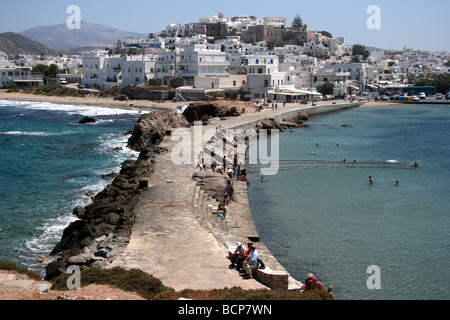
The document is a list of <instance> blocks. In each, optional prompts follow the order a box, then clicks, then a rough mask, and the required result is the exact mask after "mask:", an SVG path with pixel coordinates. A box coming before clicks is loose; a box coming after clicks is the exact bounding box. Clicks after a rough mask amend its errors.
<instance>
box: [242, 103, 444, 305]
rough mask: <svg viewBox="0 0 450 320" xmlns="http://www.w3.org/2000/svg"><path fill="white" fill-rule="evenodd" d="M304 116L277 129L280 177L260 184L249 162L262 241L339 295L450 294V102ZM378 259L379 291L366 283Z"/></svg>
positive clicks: (291, 267) (297, 271) (296, 273)
mask: <svg viewBox="0 0 450 320" xmlns="http://www.w3.org/2000/svg"><path fill="white" fill-rule="evenodd" d="M307 123H308V124H309V125H311V127H310V128H298V129H292V130H286V131H284V132H281V133H280V139H279V141H280V143H279V154H280V161H279V171H278V173H277V174H276V175H266V176H265V181H264V182H261V181H260V179H259V174H260V173H259V168H258V166H250V170H253V171H251V173H250V175H249V177H250V179H251V184H250V187H249V200H250V207H251V210H252V214H253V217H254V219H255V223H256V226H257V228H258V231H259V233H260V235H261V241H263V242H264V243H265V244H266V245H267V246H268V247H269V248H270V249H271V251H272V253H273V254H274V256H275V257H276V258H277V259H278V260H279V261H280V263H281V264H282V265H283V266H284V267H285V268H286V269H287V271H288V272H290V273H291V274H292V275H293V277H294V278H296V279H299V280H301V281H304V279H305V278H306V275H307V274H308V273H310V272H312V273H313V274H314V275H316V276H318V278H319V280H320V281H321V282H323V283H324V285H325V287H327V286H328V285H332V286H333V287H334V289H333V292H334V293H335V296H336V298H337V299H343V300H344V299H368V300H369V299H370V300H371V299H374V300H375V299H385V300H386V299H449V298H450V295H449V293H448V292H447V289H446V284H448V283H449V280H450V272H449V269H448V266H449V264H450V257H449V254H448V252H449V247H450V238H449V233H448V229H449V226H450V217H449V211H448V208H449V207H450V200H449V196H448V195H449V194H450V184H449V181H450V171H449V170H448V168H449V167H450V148H449V146H450V108H449V105H387V106H367V107H365V106H363V107H360V108H355V109H350V110H345V111H341V112H335V113H330V114H326V115H321V116H317V117H313V118H310V119H309V121H307ZM344 159H345V162H344ZM414 162H418V163H419V167H418V168H414V166H413V165H414ZM369 176H371V177H372V178H373V180H374V183H373V184H369ZM396 181H398V185H396ZM374 266H375V267H376V268H378V270H379V273H378V275H379V280H380V281H379V284H380V285H381V286H380V289H369V288H368V284H367V283H368V280H369V282H370V283H372V284H373V283H375V282H373V281H372V280H373V278H370V277H371V276H373V275H375V274H374V272H373V267H374ZM369 278H370V279H369ZM369 286H370V285H369Z"/></svg>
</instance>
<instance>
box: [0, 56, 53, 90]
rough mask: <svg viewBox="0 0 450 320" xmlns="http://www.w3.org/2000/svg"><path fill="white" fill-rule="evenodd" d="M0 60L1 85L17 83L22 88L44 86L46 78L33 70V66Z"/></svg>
mask: <svg viewBox="0 0 450 320" xmlns="http://www.w3.org/2000/svg"><path fill="white" fill-rule="evenodd" d="M4 61H5V60H3V61H1V62H0V86H4V85H8V84H16V85H17V86H18V87H20V88H26V87H32V86H42V85H43V84H44V78H43V76H42V75H41V74H35V73H33V72H32V67H27V66H21V67H20V66H16V65H15V64H13V63H5V62H4Z"/></svg>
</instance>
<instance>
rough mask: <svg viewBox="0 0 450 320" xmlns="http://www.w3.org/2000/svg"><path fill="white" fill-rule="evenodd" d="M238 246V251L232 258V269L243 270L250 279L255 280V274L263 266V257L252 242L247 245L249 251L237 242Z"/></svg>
mask: <svg viewBox="0 0 450 320" xmlns="http://www.w3.org/2000/svg"><path fill="white" fill-rule="evenodd" d="M236 245H237V246H236V250H235V251H234V252H233V255H232V257H231V264H230V269H233V268H236V270H238V271H240V270H243V271H244V272H245V273H246V275H247V278H248V279H253V273H254V272H255V270H256V269H258V268H259V267H260V266H261V265H262V264H263V263H262V261H261V256H260V254H259V252H258V250H256V246H255V245H254V244H253V243H252V242H249V243H248V244H247V245H248V249H246V248H245V247H244V246H243V245H242V243H241V242H237V243H236Z"/></svg>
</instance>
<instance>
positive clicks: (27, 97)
mask: <svg viewBox="0 0 450 320" xmlns="http://www.w3.org/2000/svg"><path fill="white" fill-rule="evenodd" d="M0 100H14V101H31V102H47V103H59V104H77V105H79V104H82V105H95V106H105V107H106V106H107V107H113V108H114V107H120V108H140V109H144V110H145V109H146V108H156V109H168V110H175V109H176V108H177V106H180V105H183V104H185V103H180V102H178V103H173V102H169V101H167V102H154V101H149V100H131V101H118V100H114V99H113V98H96V97H60V96H44V95H35V94H27V93H20V92H7V90H0Z"/></svg>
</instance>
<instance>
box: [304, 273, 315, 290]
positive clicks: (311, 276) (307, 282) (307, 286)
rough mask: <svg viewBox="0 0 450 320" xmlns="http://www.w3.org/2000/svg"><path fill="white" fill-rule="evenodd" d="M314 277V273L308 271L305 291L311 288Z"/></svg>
mask: <svg viewBox="0 0 450 320" xmlns="http://www.w3.org/2000/svg"><path fill="white" fill-rule="evenodd" d="M313 277H314V275H313V274H312V273H308V276H307V278H306V280H305V291H308V290H311V286H312V278H313Z"/></svg>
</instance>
